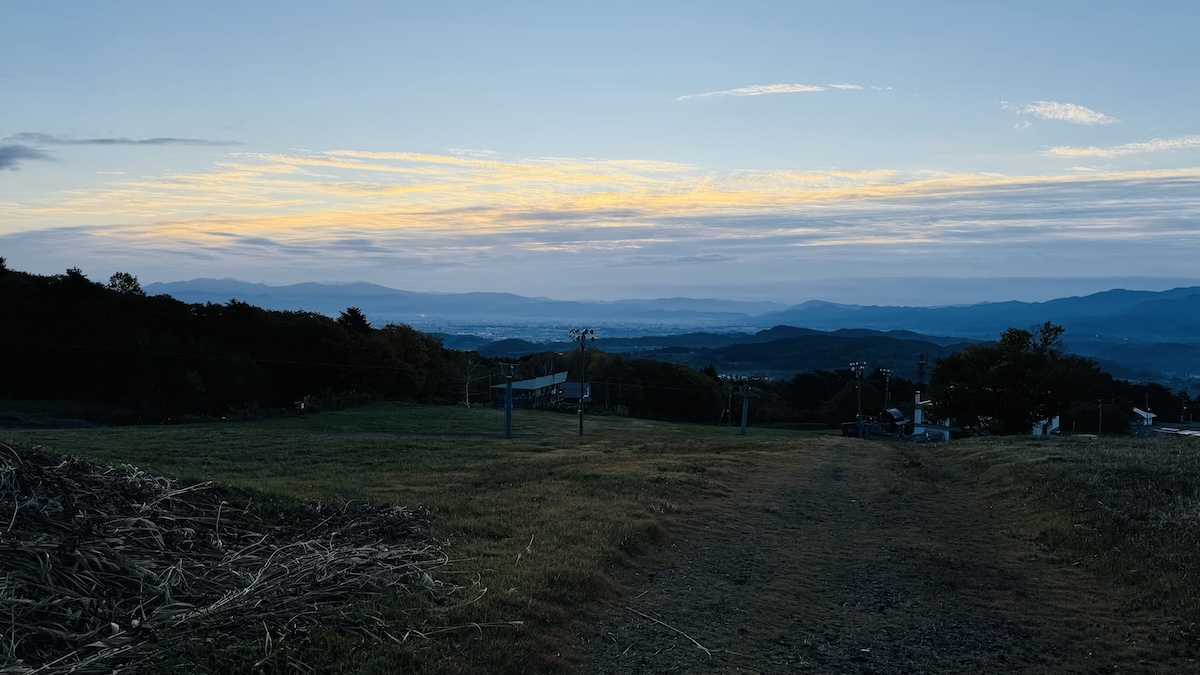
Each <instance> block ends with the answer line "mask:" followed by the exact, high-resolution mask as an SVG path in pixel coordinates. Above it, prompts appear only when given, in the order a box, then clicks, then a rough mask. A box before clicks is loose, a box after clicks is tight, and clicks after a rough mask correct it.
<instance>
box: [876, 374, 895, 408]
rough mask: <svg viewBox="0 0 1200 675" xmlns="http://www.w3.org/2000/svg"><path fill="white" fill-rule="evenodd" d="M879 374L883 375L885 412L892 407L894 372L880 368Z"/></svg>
mask: <svg viewBox="0 0 1200 675" xmlns="http://www.w3.org/2000/svg"><path fill="white" fill-rule="evenodd" d="M879 372H881V373H883V409H884V410H887V409H888V408H891V407H892V375H893V374H894V371H893V370H892V369H891V368H880V369H879Z"/></svg>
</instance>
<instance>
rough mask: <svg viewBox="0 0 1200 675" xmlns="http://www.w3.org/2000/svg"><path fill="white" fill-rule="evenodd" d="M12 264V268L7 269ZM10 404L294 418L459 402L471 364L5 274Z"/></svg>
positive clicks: (311, 328) (398, 338) (296, 326)
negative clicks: (298, 411)
mask: <svg viewBox="0 0 1200 675" xmlns="http://www.w3.org/2000/svg"><path fill="white" fill-rule="evenodd" d="M0 260H2V259H0ZM0 316H3V317H4V325H5V330H4V332H3V335H0V340H2V341H3V342H2V343H0V344H3V360H2V365H0V368H2V371H0V387H3V389H2V390H0V395H2V396H3V397H5V398H8V399H62V400H75V401H88V402H96V403H103V404H108V405H110V406H115V407H119V408H122V409H124V410H126V411H128V412H129V413H130V414H131V416H132V419H134V420H141V421H152V420H162V419H166V418H171V417H175V416H179V415H183V414H197V415H214V416H216V415H228V414H232V413H240V412H244V411H248V410H255V409H262V408H292V407H294V405H295V403H296V402H297V401H299V400H303V399H305V397H308V398H309V399H310V400H317V401H320V400H322V399H324V400H327V401H328V400H335V399H340V400H354V399H356V398H362V397H386V398H394V399H415V400H438V399H443V400H450V398H451V397H452V396H454V384H453V375H452V374H453V373H454V372H455V370H456V359H457V358H459V357H461V356H462V355H461V354H460V353H458V352H452V351H450V350H445V349H443V348H442V347H441V345H440V343H439V342H438V341H437V340H436V339H434V338H432V337H430V336H428V335H425V334H423V333H421V332H419V331H416V330H414V329H412V328H410V327H408V326H402V325H389V326H385V327H383V328H372V327H371V326H370V325H369V324H368V323H367V321H366V319H365V317H363V316H362V314H361V312H357V310H353V309H351V310H347V312H344V313H343V314H342V316H341V317H340V318H339V319H337V320H335V319H331V318H329V317H326V316H323V315H320V314H314V313H310V312H282V311H268V310H264V309H260V308H258V307H254V306H251V305H248V304H246V303H243V302H238V301H230V302H229V303H227V304H224V305H218V304H213V303H209V304H204V305H199V304H187V303H183V302H180V301H178V300H175V299H173V298H171V297H169V296H165V295H160V296H154V297H148V296H146V295H145V293H143V292H142V290H141V287H140V285H139V284H138V283H137V279H136V278H135V277H133V276H131V275H129V274H124V273H118V274H115V275H113V277H112V278H111V279H110V280H109V283H108V284H107V285H104V284H100V283H96V282H93V281H91V280H89V279H88V278H87V277H86V276H84V274H83V273H82V272H81V271H80V270H78V269H71V270H67V272H66V273H65V274H61V275H54V276H39V275H34V274H28V273H24V272H17V271H12V270H7V269H5V268H4V267H3V264H2V263H0Z"/></svg>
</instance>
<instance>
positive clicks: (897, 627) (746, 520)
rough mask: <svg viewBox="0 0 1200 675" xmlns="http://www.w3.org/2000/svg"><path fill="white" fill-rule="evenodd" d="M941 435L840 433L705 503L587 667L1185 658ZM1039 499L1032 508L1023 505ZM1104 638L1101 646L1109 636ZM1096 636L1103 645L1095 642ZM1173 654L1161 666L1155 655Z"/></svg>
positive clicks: (992, 669) (944, 667)
mask: <svg viewBox="0 0 1200 675" xmlns="http://www.w3.org/2000/svg"><path fill="white" fill-rule="evenodd" d="M985 487H986V486H984V485H981V483H980V480H979V479H978V478H976V477H973V476H972V475H970V474H969V473H967V472H966V471H964V470H962V469H961V468H957V467H955V466H953V465H952V464H951V463H949V462H939V461H938V459H937V454H936V451H931V450H928V449H924V448H923V449H915V448H913V449H905V448H904V447H903V446H895V445H893V446H886V445H881V444H869V443H864V442H861V441H857V440H845V441H841V440H839V441H831V442H828V443H825V444H823V445H821V446H820V449H819V450H818V451H817V452H816V453H814V455H813V457H812V461H811V462H809V463H807V464H802V465H800V466H791V465H789V466H788V467H787V468H786V469H782V470H780V471H778V472H776V473H775V474H774V475H769V476H763V479H762V482H761V483H760V484H759V485H758V486H757V487H756V488H753V489H747V490H744V491H742V492H741V493H740V494H737V495H735V496H733V497H731V498H730V500H728V502H727V504H726V506H725V508H722V509H714V510H712V511H711V512H706V513H703V514H696V515H697V516H698V517H696V518H691V519H689V522H690V523H691V524H690V526H685V527H684V528H683V529H682V530H681V531H680V532H679V533H678V536H677V538H676V539H675V540H674V542H673V543H672V544H671V546H672V550H671V552H670V555H669V556H668V557H667V559H668V560H669V563H668V564H667V565H666V566H664V567H662V568H659V569H647V570H641V571H635V572H633V573H631V576H632V577H633V581H632V585H633V586H634V588H635V589H636V590H637V593H636V594H635V595H634V596H633V597H632V599H629V600H628V601H627V602H626V603H623V604H622V606H620V607H615V608H613V609H612V610H611V611H610V612H609V613H608V615H607V616H606V617H605V618H604V620H603V621H602V622H601V623H600V625H599V626H598V627H597V628H596V629H595V631H594V633H593V634H592V635H590V636H587V637H586V638H585V639H586V640H588V641H589V649H588V650H587V651H588V652H589V657H588V658H589V663H588V668H589V669H590V672H592V673H596V674H605V675H608V674H614V675H615V674H618V673H631V674H632V673H639V674H641V673H803V672H814V673H889V674H890V673H965V672H974V673H1009V672H1030V673H1037V672H1054V673H1062V672H1080V673H1085V672H1086V673H1091V672H1113V671H1114V670H1118V671H1119V672H1187V671H1188V669H1196V668H1198V667H1200V664H1197V663H1195V662H1194V661H1188V660H1173V661H1172V662H1169V663H1164V662H1156V661H1155V660H1153V658H1150V657H1151V655H1150V654H1149V653H1141V654H1139V650H1138V647H1137V644H1136V643H1137V642H1138V640H1137V639H1136V636H1134V637H1129V638H1126V639H1125V640H1124V643H1123V644H1124V645H1126V646H1127V648H1126V647H1121V648H1117V649H1113V648H1111V646H1110V645H1111V643H1112V642H1113V640H1112V637H1113V635H1112V633H1113V631H1120V630H1123V629H1124V627H1123V626H1122V622H1121V620H1120V617H1119V613H1118V612H1116V611H1115V609H1114V608H1115V607H1117V606H1118V604H1119V601H1118V599H1117V598H1115V597H1113V596H1112V595H1111V594H1108V593H1107V592H1106V591H1105V590H1104V589H1102V588H1101V589H1097V588H1095V587H1094V586H1095V585H1094V584H1089V583H1088V580H1087V579H1084V578H1082V577H1080V575H1079V574H1077V573H1074V572H1076V570H1073V568H1072V566H1071V565H1069V564H1066V565H1064V564H1062V563H1061V562H1060V561H1052V560H1047V559H1046V558H1045V556H1039V555H1038V547H1037V544H1036V541H1030V540H1028V539H1025V538H1022V537H1020V536H1017V535H1016V534H1015V533H1014V532H1010V531H1008V530H1007V529H1006V528H1007V526H1008V523H1009V520H1010V519H1012V518H1015V517H1016V515H1017V514H1014V513H1012V512H1011V511H1007V510H1005V509H1002V508H993V507H992V505H990V504H988V503H987V500H986V499H985V498H984V495H985V494H986V493H987V491H986V490H985V489H984V488H985ZM1027 515H1028V514H1024V516H1025V517H1027ZM1098 640H1099V641H1102V642H1103V643H1104V646H1099V645H1100V643H1099V642H1096V641H1098ZM1092 643H1095V645H1097V646H1093V644H1092ZM1156 669H1161V670H1156Z"/></svg>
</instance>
